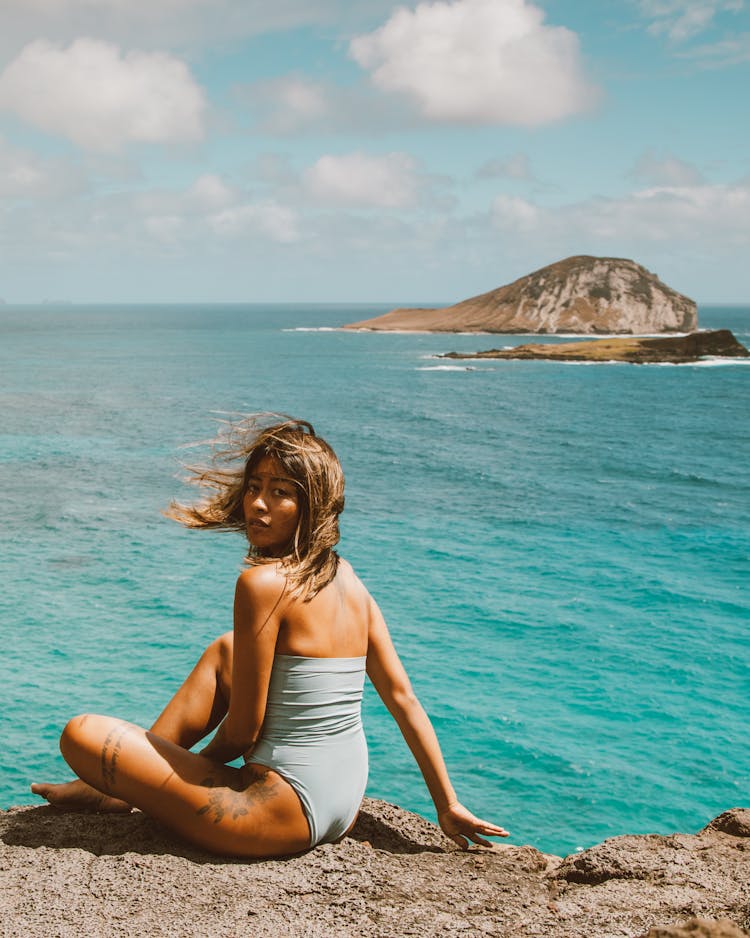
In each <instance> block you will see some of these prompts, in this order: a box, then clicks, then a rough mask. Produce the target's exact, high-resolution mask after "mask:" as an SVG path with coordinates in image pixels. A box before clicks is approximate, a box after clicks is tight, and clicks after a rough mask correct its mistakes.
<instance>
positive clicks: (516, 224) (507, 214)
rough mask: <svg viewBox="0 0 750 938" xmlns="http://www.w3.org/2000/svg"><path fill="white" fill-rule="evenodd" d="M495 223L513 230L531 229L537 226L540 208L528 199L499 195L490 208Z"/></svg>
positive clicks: (497, 226)
mask: <svg viewBox="0 0 750 938" xmlns="http://www.w3.org/2000/svg"><path fill="white" fill-rule="evenodd" d="M490 215H491V217H492V222H493V225H494V226H495V227H496V228H503V229H509V230H511V231H519V230H520V231H529V230H531V229H532V228H535V227H536V224H537V221H538V219H539V216H540V211H539V208H538V207H537V206H536V205H534V204H533V203H532V202H528V201H527V200H526V199H519V198H517V197H516V196H509V195H499V196H497V198H496V199H495V200H494V201H493V203H492V207H491V209H490Z"/></svg>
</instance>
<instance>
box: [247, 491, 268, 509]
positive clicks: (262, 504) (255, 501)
mask: <svg viewBox="0 0 750 938" xmlns="http://www.w3.org/2000/svg"><path fill="white" fill-rule="evenodd" d="M248 499H249V502H250V508H252V509H253V511H266V510H267V508H268V505H267V504H266V500H265V499H264V498H263V495H262V494H261V493H260V492H255V493H254V494H252V495H250V494H248Z"/></svg>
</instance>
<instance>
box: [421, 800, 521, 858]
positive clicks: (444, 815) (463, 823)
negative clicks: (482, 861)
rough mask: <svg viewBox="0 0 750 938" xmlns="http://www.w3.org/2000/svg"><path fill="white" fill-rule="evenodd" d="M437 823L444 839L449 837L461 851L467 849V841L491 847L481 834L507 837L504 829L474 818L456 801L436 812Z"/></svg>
mask: <svg viewBox="0 0 750 938" xmlns="http://www.w3.org/2000/svg"><path fill="white" fill-rule="evenodd" d="M438 823H439V824H440V827H441V828H442V830H443V833H444V834H445V835H446V837H450V839H451V840H452V841H453V843H454V844H458V846H459V847H460V848H461V849H462V850H466V849H467V847H468V846H469V840H471V841H472V842H473V843H475V844H481V845H482V846H483V847H491V846H492V844H491V843H490V842H489V840H485V839H484V837H482V836H481V835H482V834H484V835H485V836H487V837H507V836H508V832H507V831H506V830H505V829H504V828H502V827H498V826H497V825H496V824H490V823H489V821H482V820H480V819H479V818H478V817H474V815H473V814H472V813H471V811H468V810H467V809H466V808H465V807H464V806H463V805H462V804H461V803H460V802H458V801H454V802H453V804H449V805H448V807H447V808H444V809H443V810H442V811H439V812H438ZM467 838H468V839H467Z"/></svg>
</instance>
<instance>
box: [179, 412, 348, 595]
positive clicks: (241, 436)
mask: <svg viewBox="0 0 750 938" xmlns="http://www.w3.org/2000/svg"><path fill="white" fill-rule="evenodd" d="M279 421H281V422H279ZM210 446H211V456H210V459H209V462H208V464H207V465H205V466H186V467H185V468H186V470H187V472H188V473H189V475H188V478H187V480H186V481H188V482H189V483H191V484H193V485H198V486H200V487H201V488H207V489H209V490H210V492H211V494H209V496H208V497H207V498H205V499H204V500H203V501H200V502H197V503H196V504H194V505H182V504H180V503H178V502H174V501H173V502H172V503H171V504H170V505H169V508H168V509H167V510H166V511H165V512H164V514H165V515H166V516H167V517H168V518H172V519H174V520H175V521H179V522H180V524H184V525H185V526H186V527H188V528H218V529H221V530H225V531H227V530H228V531H241V532H243V533H244V532H245V515H244V512H243V509H242V500H243V497H244V495H245V490H246V489H247V481H248V478H249V477H250V476H251V475H252V474H253V472H254V471H255V469H256V467H257V465H258V463H259V462H260V461H261V459H263V458H264V457H267V456H268V457H271V458H273V459H276V460H277V461H278V462H279V463H280V464H281V466H282V467H283V469H284V473H285V474H286V475H288V476H289V478H290V479H292V480H293V481H294V483H295V485H296V486H297V489H298V504H299V521H298V523H297V529H296V531H295V532H294V535H293V536H292V538H291V540H290V542H289V544H287V545H286V546H285V547H284V549H283V552H282V554H283V555H282V556H281V557H278V556H273V557H271V556H264V555H263V554H262V553H261V552H259V551H257V550H256V549H255V548H254V547H253V546H252V545H250V549H249V551H248V555H247V557H246V558H245V559H246V562H247V563H249V564H258V563H272V562H277V561H279V560H281V562H282V564H283V566H284V572H285V574H286V577H287V583H288V585H289V587H290V588H291V590H292V592H293V593H294V594H296V595H298V596H300V597H301V598H302V599H303V600H309V599H312V597H313V596H315V594H316V593H317V592H319V591H320V590H321V589H323V587H324V586H327V585H328V583H330V582H331V580H332V579H333V578H334V577H335V575H336V570H337V569H338V562H339V557H338V554H337V553H336V551H335V550H334V549H333V548H334V547H335V545H336V544H337V543H338V541H339V515H340V514H341V512H342V511H343V510H344V473H343V471H342V469H341V464H340V463H339V461H338V458H337V456H336V454H335V453H334V451H333V450H332V449H331V447H330V446H329V445H328V443H326V441H325V440H324V439H323V438H322V437H319V436H317V434H316V433H315V430H314V429H313V427H312V425H311V424H309V423H308V422H307V421H306V420H295V419H293V418H291V417H287V416H285V415H283V414H251V415H249V416H247V417H244V418H242V419H240V420H237V421H228V422H226V423H225V424H224V426H223V428H222V431H221V432H220V434H219V435H218V436H217V437H216V439H214V440H211V441H210Z"/></svg>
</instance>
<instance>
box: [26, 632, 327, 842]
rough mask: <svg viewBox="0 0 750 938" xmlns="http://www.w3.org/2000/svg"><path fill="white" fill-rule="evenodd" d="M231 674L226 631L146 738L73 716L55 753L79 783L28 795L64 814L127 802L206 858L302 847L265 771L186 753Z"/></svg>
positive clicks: (304, 835)
mask: <svg viewBox="0 0 750 938" xmlns="http://www.w3.org/2000/svg"><path fill="white" fill-rule="evenodd" d="M231 673H232V633H231V632H229V633H227V634H226V635H223V636H222V637H221V638H219V639H217V640H216V641H215V642H212V643H211V645H209V647H208V648H207V649H206V651H205V652H204V653H203V655H202V656H201V658H200V660H199V661H198V664H197V665H196V666H195V668H194V669H193V670H192V672H191V673H190V675H189V676H188V677H187V679H186V680H185V682H184V684H183V685H182V687H180V689H179V690H178V691H177V693H176V694H175V696H174V697H173V698H172V700H171V701H170V702H169V704H168V705H167V707H166V708H165V710H164V712H163V713H162V714H161V716H160V717H159V718H158V720H157V721H156V723H154V725H153V727H152V729H151V730H150V731H149V730H145V729H143V728H141V727H139V726H135V725H134V724H132V723H127V722H125V721H123V720H118V719H115V718H112V717H104V716H97V715H94V714H86V715H84V716H79V717H74V718H73V719H72V720H71V721H70V722H69V723H68V725H67V726H66V727H65V729H64V731H63V734H62V737H61V739H60V749H61V751H62V754H63V756H64V757H65V760H66V762H67V763H68V764H69V765H70V767H71V768H72V769H73V771H74V772H75V773H76V775H78V779H77V780H76V781H75V782H69V783H67V784H64V785H33V786H32V791H34V792H35V793H36V794H39V795H41V796H42V797H44V798H47V800H48V801H50V802H51V803H52V804H56V805H58V806H60V807H67V808H70V809H76V808H78V809H80V808H84V809H85V808H94V809H96V810H104V811H117V810H120V811H122V810H129V806H130V805H134V806H135V807H137V808H140V809H141V810H142V811H144V812H146V813H147V814H149V815H151V816H152V817H154V818H156V819H157V820H159V821H161V822H162V823H164V824H165V825H167V826H168V827H170V828H172V830H174V831H176V832H177V833H179V834H181V835H182V836H183V837H185V838H186V839H187V840H190V841H191V842H192V843H194V844H197V845H198V846H200V847H203V848H204V849H206V850H210V851H212V852H214V853H222V854H234V855H237V856H279V855H282V854H287V853H296V852H298V851H300V850H304V849H305V848H306V847H308V846H309V844H310V830H309V826H308V823H307V819H306V817H305V814H304V812H303V810H302V805H301V803H300V801H299V798H298V797H297V795H296V793H295V792H294V789H293V788H292V787H291V786H290V785H289V783H288V782H286V781H285V780H284V779H282V778H281V776H279V775H278V774H277V773H276V772H274V771H272V770H270V769H267V768H266V767H265V766H261V765H253V763H248V764H247V765H245V766H242V767H241V768H234V767H232V766H227V765H222V764H219V763H216V762H214V761H213V760H211V759H207V758H205V757H204V756H201V755H198V754H196V753H193V752H190V751H189V747H190V746H193V745H195V743H197V742H198V741H199V740H200V739H202V738H203V737H204V736H206V735H207V734H208V733H210V732H211V731H212V730H213V729H215V727H216V726H217V725H218V724H219V722H220V721H221V720H222V718H223V717H224V715H225V714H226V711H227V707H228V701H229V695H230V693H231Z"/></svg>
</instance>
